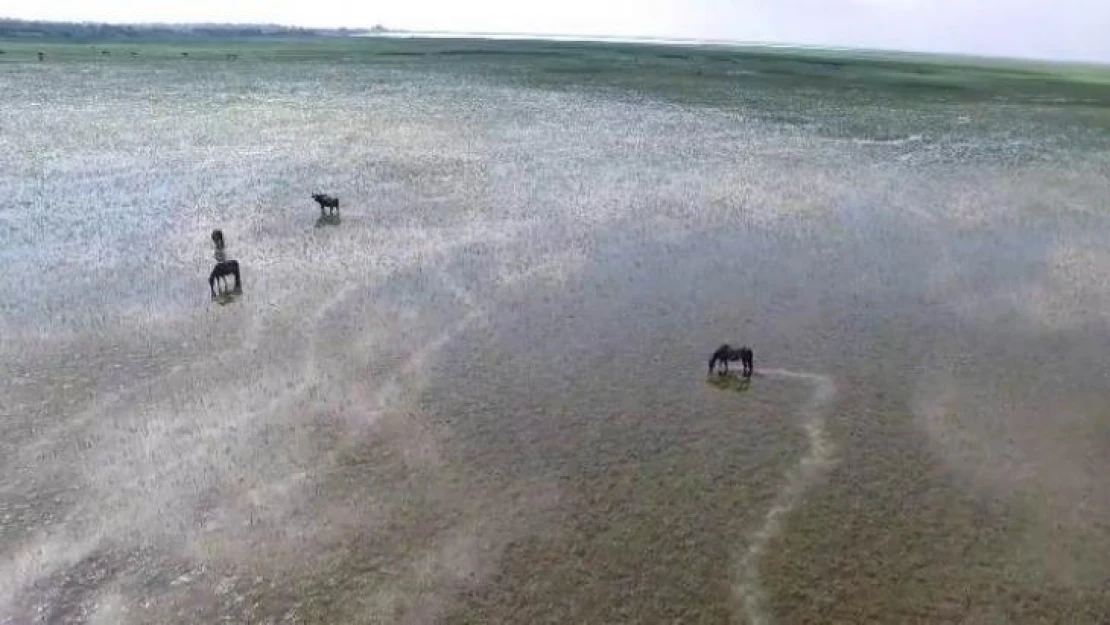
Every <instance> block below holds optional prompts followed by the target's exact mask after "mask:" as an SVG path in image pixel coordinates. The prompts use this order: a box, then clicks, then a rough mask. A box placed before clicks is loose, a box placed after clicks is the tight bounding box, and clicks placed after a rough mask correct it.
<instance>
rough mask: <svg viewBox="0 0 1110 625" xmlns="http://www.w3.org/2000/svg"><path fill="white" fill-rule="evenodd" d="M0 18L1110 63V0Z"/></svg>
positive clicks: (491, 0)
mask: <svg viewBox="0 0 1110 625" xmlns="http://www.w3.org/2000/svg"><path fill="white" fill-rule="evenodd" d="M0 17H17V18H26V19H51V20H88V21H108V22H266V23H279V24H295V25H302V26H348V27H367V26H372V25H374V24H377V23H381V24H383V25H385V26H386V27H389V28H394V29H413V30H443V31H456V32H511V33H533V34H563V35H582V36H598V35H611V36H625V37H667V38H704V39H727V40H735V41H762V42H779V43H796V44H813V45H832V46H848V47H879V48H895V49H905V50H923V51H934V52H957V53H966V54H984V55H998V56H1018V57H1036V58H1054V59H1067V60H1088V61H1099V62H1103V63H1110V0H639V1H636V2H633V1H627V0H389V1H382V0H362V1H358V0H311V1H310V0H35V1H34V2H26V1H22V2H20V1H19V0H0Z"/></svg>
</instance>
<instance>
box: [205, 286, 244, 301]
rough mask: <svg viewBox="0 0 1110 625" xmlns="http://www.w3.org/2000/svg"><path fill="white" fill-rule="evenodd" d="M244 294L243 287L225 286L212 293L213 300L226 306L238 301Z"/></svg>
mask: <svg viewBox="0 0 1110 625" xmlns="http://www.w3.org/2000/svg"><path fill="white" fill-rule="evenodd" d="M242 296H243V290H242V289H236V288H233V287H231V288H229V287H226V286H224V287H221V288H219V289H217V290H216V292H215V293H213V294H212V301H214V302H216V303H217V304H219V305H220V306H226V305H228V304H231V303H233V302H235V301H237V300H238V299H239V298H241V297H242Z"/></svg>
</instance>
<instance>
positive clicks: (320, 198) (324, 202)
mask: <svg viewBox="0 0 1110 625" xmlns="http://www.w3.org/2000/svg"><path fill="white" fill-rule="evenodd" d="M312 199H314V200H316V203H317V204H319V205H320V214H321V215H323V214H324V209H325V208H333V209H335V210H337V211H338V210H339V198H337V197H332V196H330V195H328V194H326V193H313V194H312Z"/></svg>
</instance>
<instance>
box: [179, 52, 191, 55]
mask: <svg viewBox="0 0 1110 625" xmlns="http://www.w3.org/2000/svg"><path fill="white" fill-rule="evenodd" d="M181 56H189V53H188V52H182V53H181Z"/></svg>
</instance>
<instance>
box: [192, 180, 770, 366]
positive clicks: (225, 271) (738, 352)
mask: <svg viewBox="0 0 1110 625" xmlns="http://www.w3.org/2000/svg"><path fill="white" fill-rule="evenodd" d="M312 199H313V200H316V203H317V204H319V205H320V215H321V216H323V215H324V214H325V210H326V211H327V214H329V215H330V214H333V213H334V212H337V211H338V210H339V198H337V197H335V196H332V195H327V194H325V193H314V194H312ZM212 244H213V245H214V246H215V247H216V266H215V267H213V268H212V272H211V273H210V274H208V288H210V289H211V290H212V296H213V297H215V296H216V284H217V283H220V284H221V289H222V287H225V286H226V285H227V279H228V278H229V277H232V278H235V287H234V291H235V292H236V293H241V292H242V290H243V282H242V276H241V275H240V273H239V261H238V260H234V259H228V258H227V257H226V255H225V252H224V249H225V245H224V233H223V231H221V230H219V229H216V230H213V231H212ZM754 359H755V358H754V354H753V353H752V349H751V348H750V347H748V346H747V345H743V346H741V347H738V348H733V347H732V346H730V345H729V344H728V343H725V344H724V345H721V346H720V347H718V348H717V351H715V352H713V355H711V356H710V357H709V375H713V372H714V371H715V370H716V371H717V372H718V373H719V374H720V375H721V376H726V375H728V363H730V362H736V361H737V360H739V361H740V365H741V368H742V375H743V376H744V377H745V378H750V377H752V373H754V371H755V366H754Z"/></svg>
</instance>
